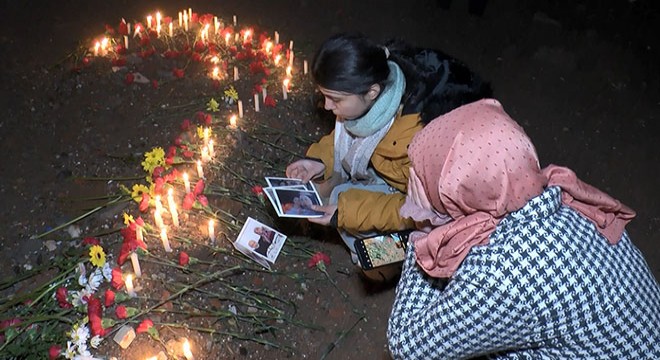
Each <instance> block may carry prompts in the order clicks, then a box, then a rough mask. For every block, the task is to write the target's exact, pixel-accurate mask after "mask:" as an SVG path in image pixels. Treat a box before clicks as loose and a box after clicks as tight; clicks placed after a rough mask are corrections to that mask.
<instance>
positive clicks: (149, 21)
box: [147, 15, 152, 29]
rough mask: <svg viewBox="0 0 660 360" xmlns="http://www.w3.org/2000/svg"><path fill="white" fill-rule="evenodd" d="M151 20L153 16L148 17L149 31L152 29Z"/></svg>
mask: <svg viewBox="0 0 660 360" xmlns="http://www.w3.org/2000/svg"><path fill="white" fill-rule="evenodd" d="M151 19H152V17H151V15H148V16H147V28H149V29H151Z"/></svg>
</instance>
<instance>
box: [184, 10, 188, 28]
mask: <svg viewBox="0 0 660 360" xmlns="http://www.w3.org/2000/svg"><path fill="white" fill-rule="evenodd" d="M183 29H184V30H186V31H188V13H187V12H185V11H184V12H183Z"/></svg>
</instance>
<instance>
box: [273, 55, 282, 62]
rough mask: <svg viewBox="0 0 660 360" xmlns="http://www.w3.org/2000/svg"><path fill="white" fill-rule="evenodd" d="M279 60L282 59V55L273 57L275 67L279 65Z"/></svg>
mask: <svg viewBox="0 0 660 360" xmlns="http://www.w3.org/2000/svg"><path fill="white" fill-rule="evenodd" d="M281 59H282V55H281V54H277V55H275V59H273V62H274V63H275V65H278V64H279V63H280V60H281Z"/></svg>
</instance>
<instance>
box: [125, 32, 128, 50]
mask: <svg viewBox="0 0 660 360" xmlns="http://www.w3.org/2000/svg"><path fill="white" fill-rule="evenodd" d="M124 48H125V49H126V50H128V36H127V35H124Z"/></svg>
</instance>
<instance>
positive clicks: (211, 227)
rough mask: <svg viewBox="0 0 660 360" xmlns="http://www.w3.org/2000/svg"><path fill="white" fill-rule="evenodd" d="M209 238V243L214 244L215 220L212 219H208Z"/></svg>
mask: <svg viewBox="0 0 660 360" xmlns="http://www.w3.org/2000/svg"><path fill="white" fill-rule="evenodd" d="M209 239H210V240H211V244H215V221H213V219H211V220H209Z"/></svg>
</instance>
